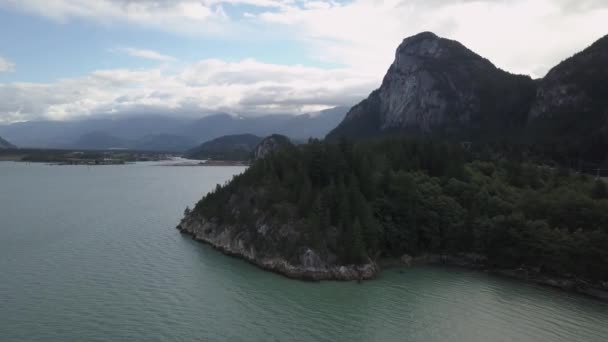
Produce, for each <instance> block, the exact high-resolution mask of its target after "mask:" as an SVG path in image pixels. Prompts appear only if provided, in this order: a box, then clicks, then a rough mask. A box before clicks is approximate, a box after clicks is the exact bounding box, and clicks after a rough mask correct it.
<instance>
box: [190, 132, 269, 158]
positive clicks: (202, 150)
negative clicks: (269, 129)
mask: <svg viewBox="0 0 608 342" xmlns="http://www.w3.org/2000/svg"><path fill="white" fill-rule="evenodd" d="M260 141H262V138H260V137H258V136H255V135H253V134H237V135H226V136H223V137H219V138H216V139H213V140H210V141H207V142H204V143H202V144H201V145H200V146H198V147H195V148H193V149H191V150H189V151H188V152H187V153H186V155H185V156H186V158H190V159H199V160H203V159H215V160H249V159H250V158H251V157H252V153H253V150H254V148H255V147H256V146H257V145H258V144H259V143H260Z"/></svg>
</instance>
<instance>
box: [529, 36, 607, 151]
mask: <svg viewBox="0 0 608 342" xmlns="http://www.w3.org/2000/svg"><path fill="white" fill-rule="evenodd" d="M528 134H529V135H530V136H531V137H534V140H535V141H540V142H552V143H557V144H560V145H561V144H564V143H566V146H567V147H568V149H569V150H571V151H574V152H575V154H576V155H578V157H579V158H583V159H585V160H594V161H597V162H603V161H604V160H605V158H606V157H607V155H606V153H607V152H606V151H607V150H608V36H604V37H603V38H601V39H599V40H598V41H596V42H595V43H594V44H593V45H591V46H590V47H588V48H587V49H585V50H583V51H581V52H579V53H577V54H576V55H574V56H572V57H570V58H568V59H567V60H565V61H563V62H562V63H560V64H559V65H557V66H556V67H554V68H553V69H551V70H550V71H549V73H548V74H547V76H545V77H544V78H543V79H542V80H541V81H540V82H539V85H538V89H537V94H536V100H535V101H534V104H533V105H532V108H531V110H530V117H529V123H528Z"/></svg>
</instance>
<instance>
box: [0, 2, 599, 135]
mask: <svg viewBox="0 0 608 342" xmlns="http://www.w3.org/2000/svg"><path fill="white" fill-rule="evenodd" d="M422 31H432V32H435V33H436V34H438V35H440V36H442V37H446V38H450V39H455V40H458V41H460V42H461V43H463V44H464V45H465V46H467V47H468V48H470V49H472V50H473V51H475V52H477V53H478V54H480V55H482V56H484V57H486V58H488V59H490V60H491V61H492V62H493V63H494V64H495V65H496V66H498V67H500V68H502V69H504V70H507V71H510V72H513V73H521V74H528V75H531V76H532V77H535V78H537V77H542V76H544V75H545V74H546V73H547V71H548V70H549V69H550V68H551V67H552V66H554V65H555V64H557V63H559V62H560V61H562V60H564V59H565V58H567V57H569V56H571V55H572V54H574V53H576V52H577V51H580V50H582V49H584V48H585V47H587V46H589V45H590V44H591V43H593V42H594V41H595V40H597V39H599V38H600V37H602V36H604V35H606V34H608V1H606V0H511V1H508V0H401V1H393V0H386V1H377V0H355V1H325V0H321V1H302V0H95V1H91V0H0V123H5V124H6V123H12V122H21V121H31V120H69V119H77V118H83V117H87V116H93V115H129V114H146V113H153V114H162V115H187V116H202V115H204V113H210V112H228V113H234V114H239V115H263V114H270V113H290V114H299V113H305V112H312V111H316V110H321V109H325V108H329V107H333V106H342V105H345V106H350V105H353V104H355V103H356V102H358V101H360V100H362V99H363V98H365V97H366V96H367V95H368V94H369V92H370V91H372V90H373V89H375V88H377V87H378V86H379V85H380V82H381V80H382V77H383V76H384V73H385V72H386V70H387V69H388V67H389V65H390V63H391V62H392V60H393V58H394V52H395V49H396V48H397V46H398V45H399V43H400V42H401V41H402V40H403V39H404V38H406V37H408V36H411V35H414V34H416V33H419V32H422Z"/></svg>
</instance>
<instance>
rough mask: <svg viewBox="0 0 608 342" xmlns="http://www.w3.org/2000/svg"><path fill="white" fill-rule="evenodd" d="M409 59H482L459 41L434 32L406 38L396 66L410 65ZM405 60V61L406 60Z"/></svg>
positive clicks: (399, 50)
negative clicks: (442, 36)
mask: <svg viewBox="0 0 608 342" xmlns="http://www.w3.org/2000/svg"><path fill="white" fill-rule="evenodd" d="M407 57H419V58H433V59H452V58H456V57H460V58H461V57H468V58H475V59H482V58H481V57H480V56H479V55H477V54H475V53H474V52H472V51H471V50H469V49H467V48H466V47H465V46H464V45H462V44H460V43H459V42H457V41H454V40H449V39H446V38H441V37H439V36H437V35H436V34H434V33H432V32H422V33H419V34H417V35H415V36H411V37H408V38H405V39H404V40H403V42H402V43H401V45H399V47H398V48H397V52H396V54H395V64H398V65H403V64H408V63H409V62H410V61H409V60H408V59H407ZM404 58H405V60H404Z"/></svg>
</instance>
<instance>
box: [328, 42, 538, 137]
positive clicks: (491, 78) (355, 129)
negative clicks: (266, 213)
mask: <svg viewBox="0 0 608 342" xmlns="http://www.w3.org/2000/svg"><path fill="white" fill-rule="evenodd" d="M533 97H534V84H533V81H532V79H531V78H529V77H526V76H517V75H512V74H509V73H507V72H504V71H502V70H500V69H498V68H496V67H495V66H494V65H493V64H492V63H491V62H490V61H488V60H487V59H484V58H483V57H481V56H479V55H477V54H476V53H474V52H473V51H471V50H469V49H467V48H466V47H465V46H464V45H462V44H460V43H459V42H457V41H453V40H449V39H445V38H441V37H439V36H437V35H435V34H434V33H431V32H423V33H420V34H417V35H415V36H412V37H409V38H406V39H404V40H403V42H402V43H401V45H400V46H399V47H398V48H397V51H396V53H395V61H394V62H393V63H392V65H391V66H390V68H389V69H388V71H387V73H386V75H385V77H384V79H383V81H382V85H381V86H380V88H379V89H377V90H375V91H374V92H372V94H371V95H370V96H369V97H368V98H367V99H366V100H364V101H362V102H361V103H359V104H358V105H356V106H355V107H353V108H352V109H351V110H350V111H349V112H348V114H347V116H346V118H345V120H344V121H343V122H342V123H341V124H340V125H339V126H338V127H337V128H336V129H335V130H334V131H333V132H331V133H330V134H329V135H328V138H330V139H332V138H337V137H340V136H346V137H351V138H362V137H363V138H364V137H365V136H376V135H378V134H381V133H389V132H394V131H407V132H408V133H411V134H441V135H449V136H453V137H456V138H458V139H469V138H470V136H471V135H487V136H492V135H493V133H492V132H491V131H490V130H488V128H489V127H488V126H489V125H492V126H495V127H494V128H496V129H500V130H501V131H502V132H505V131H508V130H509V128H511V127H512V126H514V125H515V124H518V123H519V122H520V121H524V122H525V117H526V109H524V108H522V107H521V104H522V103H528V102H530V101H531V99H532V98H533ZM505 112H508V113H509V114H510V115H503V114H505ZM501 120H502V121H501Z"/></svg>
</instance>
